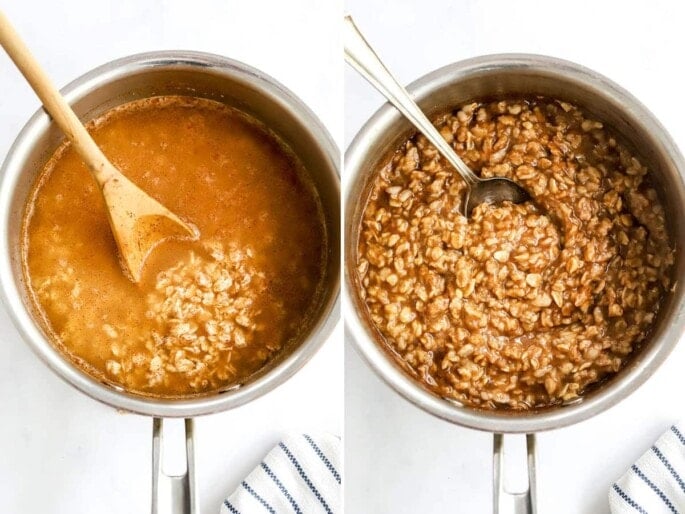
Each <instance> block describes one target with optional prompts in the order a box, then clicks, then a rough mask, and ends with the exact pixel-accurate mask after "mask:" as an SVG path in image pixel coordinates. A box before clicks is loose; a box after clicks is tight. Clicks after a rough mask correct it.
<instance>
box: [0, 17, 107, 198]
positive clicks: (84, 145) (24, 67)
mask: <svg viewBox="0 0 685 514" xmlns="http://www.w3.org/2000/svg"><path fill="white" fill-rule="evenodd" d="M0 45H2V47H3V48H4V49H5V51H6V52H7V55H9V56H10V58H11V59H12V60H13V61H14V64H16V66H17V68H19V71H21V73H22V74H23V75H24V77H25V78H26V80H27V81H28V83H29V84H30V85H31V87H32V88H33V90H34V91H35V93H36V95H38V98H40V100H41V102H43V106H44V107H45V110H46V111H47V112H48V114H50V116H52V118H53V119H54V120H55V123H57V125H59V127H60V128H61V129H62V130H63V131H64V133H65V134H66V136H67V138H69V140H70V141H71V142H72V144H73V145H74V148H75V149H76V151H77V152H78V153H79V155H80V156H81V158H82V159H83V160H84V161H85V163H86V164H87V165H88V167H89V168H90V170H91V172H92V173H93V175H94V176H95V179H96V180H97V181H98V183H99V184H100V187H102V185H103V184H104V183H105V182H106V181H107V180H108V179H109V178H111V173H112V168H113V166H112V165H111V164H110V162H109V161H108V160H107V157H105V155H104V154H103V153H102V150H100V148H99V147H98V145H97V144H96V143H95V141H93V138H92V137H91V136H90V134H89V133H88V131H87V130H86V129H85V127H84V126H83V124H82V123H81V121H80V120H79V119H78V117H77V116H76V114H75V113H74V111H73V110H72V109H71V107H69V104H68V103H67V102H66V100H65V99H64V97H62V95H61V94H60V92H59V91H58V90H57V88H55V86H54V85H53V84H52V81H51V80H50V78H49V77H48V76H47V75H46V74H45V72H44V71H43V69H42V68H41V67H40V65H39V64H38V62H37V61H36V60H35V58H34V57H33V55H31V52H30V51H29V49H28V48H27V47H26V45H25V44H24V42H23V41H22V40H21V38H20V37H19V34H17V32H16V31H15V30H14V27H12V25H11V24H10V22H9V20H8V19H7V17H6V16H5V15H4V13H3V12H2V11H0Z"/></svg>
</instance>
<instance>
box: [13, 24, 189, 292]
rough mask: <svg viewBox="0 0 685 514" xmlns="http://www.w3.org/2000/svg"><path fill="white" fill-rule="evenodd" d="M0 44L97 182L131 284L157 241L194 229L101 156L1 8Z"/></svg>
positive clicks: (178, 236) (139, 275)
mask: <svg viewBox="0 0 685 514" xmlns="http://www.w3.org/2000/svg"><path fill="white" fill-rule="evenodd" d="M0 45H2V47H3V48H4V49H5V51H6V52H7V54H8V55H9V56H10V58H11V59H12V60H13V61H14V64H16V65H17V68H19V71H21V73H22V74H23V75H24V77H25V78H26V80H27V81H28V83H29V84H30V85H31V87H32V88H33V90H34V91H35V93H36V95H38V98H40V100H41V102H43V107H44V108H45V110H46V111H47V112H48V114H50V116H52V118H53V120H54V122H55V123H56V124H57V125H58V126H59V128H61V129H62V131H64V134H65V135H66V136H67V138H68V139H69V140H70V141H71V144H72V145H73V147H74V150H76V151H77V152H78V154H79V155H80V156H81V158H82V159H83V162H85V163H86V165H87V166H88V169H89V170H90V172H91V174H92V175H93V178H94V179H95V181H96V182H97V183H98V186H99V187H100V192H101V193H102V197H103V199H104V201H105V205H106V206H107V215H108V217H109V224H110V227H111V228H112V232H113V234H114V239H115V240H116V243H117V246H118V248H119V254H120V263H121V267H122V269H123V271H124V273H125V274H127V276H128V277H129V278H130V279H131V280H133V282H139V281H140V279H141V275H142V271H143V265H144V264H145V260H146V259H147V257H148V255H149V254H150V252H151V251H152V250H153V249H154V248H155V246H157V245H158V244H159V243H161V242H162V241H164V240H166V239H169V238H172V237H174V238H183V239H197V237H198V236H199V232H198V230H197V228H195V227H194V226H192V225H191V224H189V223H186V222H185V221H183V220H182V219H180V218H179V217H178V216H176V215H175V214H174V213H173V212H171V211H170V210H169V209H167V208H166V207H164V206H163V205H162V204H161V203H159V202H158V201H157V200H155V199H154V198H152V197H151V196H150V195H148V194H147V193H146V192H145V191H143V190H142V189H140V188H139V187H138V186H136V185H135V184H134V183H133V182H131V181H130V180H129V179H128V178H126V177H125V176H124V175H123V174H122V173H121V172H120V171H119V170H118V169H117V168H116V167H115V166H114V165H113V164H112V163H111V162H110V161H109V160H108V159H107V157H105V155H104V154H103V153H102V150H100V148H99V147H98V146H97V144H96V143H95V141H94V140H93V138H92V137H91V136H90V134H89V133H88V131H87V130H86V129H85V127H84V126H83V124H82V123H81V121H80V120H79V119H78V117H77V116H76V114H75V113H74V111H73V110H72V109H71V107H70V106H69V104H68V103H67V102H66V100H65V99H64V98H63V97H62V95H61V94H60V92H59V91H58V90H57V89H56V88H55V86H54V85H53V84H52V82H51V81H50V79H49V78H48V76H47V75H46V74H45V72H44V71H43V70H42V68H41V67H40V65H39V64H38V62H37V61H36V60H35V58H34V57H33V56H32V55H31V53H30V51H29V49H28V48H27V47H26V45H25V44H24V42H23V41H22V40H21V38H20V37H19V35H18V34H17V33H16V32H15V30H14V28H13V27H12V25H11V24H10V22H9V20H8V19H7V18H6V17H5V16H4V14H3V13H2V12H1V11H0Z"/></svg>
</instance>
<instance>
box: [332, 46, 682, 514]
mask: <svg viewBox="0 0 685 514" xmlns="http://www.w3.org/2000/svg"><path fill="white" fill-rule="evenodd" d="M407 89H408V90H409V92H410V93H412V94H413V96H414V98H415V100H416V101H417V103H418V104H419V106H420V107H421V108H422V109H423V110H424V112H426V113H427V114H428V115H429V116H430V115H436V114H440V113H443V112H445V111H447V110H449V109H451V108H454V107H455V106H458V105H461V104H464V103H467V102H469V101H472V100H474V99H479V98H488V97H501V96H506V95H531V94H539V95H546V96H550V97H554V98H559V99H562V100H566V101H568V102H570V103H573V104H576V105H579V106H581V107H583V108H584V109H585V110H587V111H588V112H589V113H591V114H592V115H593V116H596V117H597V118H598V119H600V120H603V121H605V122H606V123H607V124H608V125H609V126H611V127H613V129H614V130H615V131H617V132H618V134H619V136H620V137H621V138H622V139H623V140H625V142H626V143H627V144H629V145H631V146H632V147H634V148H635V149H636V151H637V152H638V154H639V155H640V156H641V157H642V159H643V161H644V163H645V164H646V165H647V166H649V168H650V169H651V170H652V171H653V173H654V177H655V179H656V182H657V186H658V189H659V190H660V193H661V195H662V199H663V201H664V203H665V206H666V211H667V219H668V220H669V222H670V227H669V228H670V231H671V234H672V236H673V239H674V243H675V247H676V262H675V265H674V269H673V273H674V276H675V277H680V276H682V275H683V273H684V272H685V255H683V244H685V225H683V224H682V223H680V224H679V223H676V222H675V220H677V219H679V218H680V217H681V214H680V213H681V211H682V206H683V205H685V182H684V178H683V173H684V172H685V162H684V161H683V157H682V156H681V154H680V152H679V151H678V149H677V147H676V145H675V143H674V142H673V141H672V139H671V138H670V136H669V135H668V134H667V133H666V130H665V129H664V128H663V127H662V126H661V124H660V123H659V122H658V121H657V120H656V119H655V118H654V116H653V115H652V114H651V113H650V112H649V111H648V110H647V109H646V108H645V107H644V106H643V105H642V104H641V103H640V102H639V101H638V100H637V99H635V98H634V97H633V96H632V95H630V94H629V93H628V92H627V91H625V90H624V89H622V88H621V87H619V86H618V85H616V84H615V83H613V82H612V81H610V80H609V79H607V78H606V77H603V76H601V75H599V74H598V73H595V72H593V71H591V70H588V69H587V68H584V67H581V66H578V65H576V64H573V63H571V62H568V61H562V60H559V59H554V58H550V57H544V56H538V55H517V54H506V55H492V56H484V57H477V58H474V59H469V60H466V61H462V62H459V63H455V64H451V65H448V66H446V67H444V68H441V69H439V70H436V71H434V72H432V73H429V74H428V75H426V76H424V77H422V78H420V79H419V80H417V81H416V82H414V83H412V84H411V85H410V86H408V88H407ZM412 132H413V131H412V129H411V127H410V124H409V122H408V121H406V120H405V119H404V118H403V117H402V116H401V115H400V113H399V112H398V111H397V110H395V109H394V108H393V107H392V106H390V105H389V104H386V105H384V106H383V107H381V108H380V109H379V110H378V111H377V112H376V113H375V114H374V115H373V116H372V117H371V119H369V121H368V122H367V123H366V124H365V125H364V127H363V128H362V129H361V130H360V131H359V133H358V134H357V136H356V137H355V139H354V141H353V142H352V144H351V145H350V147H349V149H348V150H347V152H346V154H345V173H346V180H345V185H344V197H345V229H344V237H345V257H344V259H345V262H344V273H345V287H344V289H345V294H344V297H343V306H344V308H345V312H346V323H347V328H348V329H349V331H350V333H351V334H352V336H353V340H354V343H355V345H356V348H357V350H358V351H359V353H360V354H361V355H362V357H363V358H364V359H365V360H366V361H367V363H368V364H369V365H370V366H371V368H373V370H374V371H375V372H376V373H377V374H378V375H379V376H380V377H381V378H382V379H383V380H384V381H385V382H386V383H388V384H389V385H390V386H391V387H392V388H393V389H395V391H397V392H398V393H399V394H401V395H402V396H404V397H405V398H406V399H407V400H409V401H411V402H412V403H414V404H415V405H416V406H418V407H420V408H421V409H423V410H425V411H427V412H429V413H431V414H433V415H435V416H438V417H440V418H442V419H445V420H447V421H450V422H452V423H456V424H459V425H462V426H465V427H471V428H475V429H480V430H486V431H490V432H494V433H495V434H496V435H495V444H494V454H495V466H494V469H495V472H494V476H495V509H496V510H497V509H499V508H500V506H501V507H502V509H503V510H502V511H504V508H505V507H504V506H505V503H506V502H508V503H509V505H510V507H511V509H507V510H511V511H513V512H534V511H535V498H534V496H535V494H534V489H535V487H534V485H535V481H534V471H535V470H534V443H535V439H534V436H533V435H532V434H533V433H535V432H538V431H542V430H549V429H553V428H559V427H563V426H566V425H570V424H572V423H577V422H579V421H581V420H584V419H586V418H589V417H591V416H594V415H596V414H599V413H600V412H602V411H604V410H606V409H608V408H609V407H611V406H612V405H614V404H616V403H617V402H619V401H620V400H622V399H623V398H625V397H626V396H628V395H629V394H630V393H631V392H633V391H634V390H635V389H637V388H638V386H640V384H642V383H643V382H644V381H645V380H646V379H647V378H648V377H649V376H650V375H651V374H652V373H654V371H655V370H656V369H657V367H658V366H659V365H660V364H661V363H662V362H663V361H664V359H665V358H666V357H667V356H668V354H669V353H670V351H671V350H672V349H673V347H674V346H675V344H676V343H677V341H678V339H679V338H680V335H681V334H682V333H683V328H684V327H685V317H684V316H683V314H684V312H683V309H684V306H685V298H684V295H685V285H684V284H683V283H682V281H675V286H674V288H673V290H672V291H670V292H669V294H668V296H667V298H666V299H665V301H664V304H663V306H662V308H661V310H660V312H659V315H658V317H657V319H656V321H655V328H654V331H653V333H652V336H651V338H650V341H649V342H648V343H647V344H645V345H643V347H642V348H641V349H640V350H639V351H637V352H636V354H635V355H634V356H633V358H632V360H631V361H630V362H629V364H628V365H627V366H626V367H625V368H624V369H623V370H622V371H620V372H619V373H618V374H616V376H614V377H613V378H611V379H610V380H608V381H607V382H606V383H603V384H602V385H601V386H599V387H597V388H596V389H594V390H593V391H591V392H589V393H588V394H587V395H585V396H584V397H583V398H581V399H579V400H578V401H575V402H573V403H572V404H569V405H564V406H561V407H557V408H551V409H540V410H533V411H530V412H525V413H513V412H496V411H483V410H476V409H472V408H468V407H465V406H462V405H460V404H458V403H457V402H453V401H449V400H447V399H443V398H440V397H438V396H437V395H435V394H433V393H432V392H429V391H428V390H427V389H424V388H423V387H422V386H420V385H419V384H418V382H416V381H415V380H413V379H412V378H411V377H409V376H408V375H407V374H406V373H405V372H404V371H403V370H402V369H401V368H400V367H399V366H398V365H397V363H396V362H395V361H394V360H393V359H392V358H391V357H390V356H389V354H388V353H387V352H386V351H385V350H383V349H382V348H381V346H380V345H379V344H378V342H377V341H376V339H375V337H374V330H373V328H372V326H371V323H370V321H369V320H368V318H367V316H365V315H364V312H365V307H364V305H363V303H362V301H361V300H360V297H359V295H358V294H357V283H356V274H355V273H356V271H355V261H356V257H357V242H358V237H359V227H360V219H361V215H362V211H363V209H364V206H365V204H366V200H367V197H368V194H369V188H370V183H371V179H372V177H373V175H374V172H375V170H376V169H378V166H379V165H380V164H381V163H382V162H384V160H385V159H387V158H388V155H389V154H390V153H391V152H393V151H395V150H396V149H397V148H398V147H399V145H400V144H401V143H402V141H404V140H405V139H406V138H408V137H409V135H410V134H411V133H412ZM503 433H525V434H529V435H528V437H527V438H526V441H527V446H528V456H529V458H528V462H529V466H528V468H529V469H528V475H529V487H528V490H527V491H526V492H525V493H524V494H521V495H508V494H507V493H506V492H505V491H504V490H503V487H502V468H501V466H502V451H501V449H502V436H501V434H503ZM517 507H518V509H519V510H516V508H517Z"/></svg>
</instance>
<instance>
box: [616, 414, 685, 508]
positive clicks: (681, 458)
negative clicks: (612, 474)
mask: <svg viewBox="0 0 685 514" xmlns="http://www.w3.org/2000/svg"><path fill="white" fill-rule="evenodd" d="M609 506H610V507H611V513H612V514H636V513H640V514H661V513H664V514H679V513H683V514H685V422H683V423H679V424H677V425H673V426H672V427H671V428H670V429H669V430H668V431H667V432H666V433H665V434H664V435H662V436H661V437H660V438H659V440H658V441H657V442H656V443H654V446H652V447H651V448H650V449H649V451H647V452H646V453H645V454H644V455H643V456H642V457H640V458H639V459H638V461H637V462H636V463H635V464H633V465H632V466H631V467H630V469H629V470H628V471H627V472H626V473H625V474H624V475H623V476H622V477H621V478H619V479H618V480H617V481H616V483H615V484H613V486H612V487H611V490H610V491H609Z"/></svg>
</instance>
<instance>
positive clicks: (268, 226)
mask: <svg viewBox="0 0 685 514" xmlns="http://www.w3.org/2000/svg"><path fill="white" fill-rule="evenodd" d="M89 130H90V131H91V133H92V134H93V135H94V137H95V140H96V141H97V142H98V144H99V145H100V146H101V147H102V148H103V150H104V152H105V154H107V155H108V157H110V159H111V160H112V162H113V163H114V164H115V165H116V166H117V167H119V168H120V169H121V170H122V171H123V172H124V173H125V174H126V175H127V176H128V177H130V178H131V179H132V180H133V181H134V182H136V183H137V184H138V185H140V186H141V187H142V188H143V189H144V190H146V191H148V192H149V193H150V194H152V195H153V196H154V197H156V198H158V199H159V200H160V201H161V202H162V203H163V204H164V205H166V206H167V207H169V208H170V209H171V210H172V211H173V212H176V213H178V214H180V215H181V216H183V217H184V218H185V219H187V220H189V221H191V222H192V223H194V224H195V225H197V226H198V228H199V229H200V232H201V239H200V240H199V241H197V242H189V241H168V242H165V243H163V244H162V245H161V246H160V247H159V248H157V249H156V250H155V251H154V252H153V254H152V256H151V257H150V259H149V260H148V262H147V264H146V267H145V269H144V274H143V280H142V281H141V283H140V284H137V285H136V284H133V283H132V282H130V281H129V280H128V279H127V278H126V277H125V276H124V274H123V273H122V271H121V268H120V266H119V261H118V258H117V251H116V245H115V242H114V238H113V236H112V233H111V230H110V228H109V225H108V221H107V216H106V211H105V208H104V205H103V201H102V199H101V196H100V193H99V191H98V189H97V186H96V184H95V182H94V181H93V180H92V179H91V178H90V177H89V174H88V171H87V169H86V168H85V165H84V164H83V163H82V162H81V160H80V159H79V157H78V156H77V154H76V153H75V152H74V151H73V149H72V148H71V146H70V145H69V144H65V145H63V146H62V147H60V148H59V149H58V150H57V151H56V153H55V154H54V156H53V157H52V158H51V159H50V161H49V162H48V164H47V165H46V167H45V169H44V170H43V173H42V174H41V175H40V177H39V179H38V181H37V183H36V186H35V188H34V191H33V194H32V200H31V201H30V202H29V205H27V208H26V216H25V222H24V248H23V256H24V264H25V276H26V278H27V284H28V286H29V289H30V292H31V293H32V298H33V300H34V303H35V307H36V310H37V311H38V312H39V313H40V314H41V315H42V317H43V319H44V325H45V329H46V331H47V332H48V333H49V334H50V335H51V339H52V340H53V342H54V343H55V344H56V345H57V346H58V347H59V348H60V349H61V350H63V351H65V352H66V353H67V354H68V355H69V356H70V357H71V358H72V359H73V360H74V362H76V363H78V364H79V365H80V366H82V367H83V368H84V369H85V370H86V371H88V372H89V373H91V374H92V375H94V376H96V377H98V378H101V379H104V380H107V381H109V382H111V383H113V384H116V385H118V386H121V387H124V388H125V389H127V390H128V391H132V392H136V393H140V394H149V395H156V396H184V395H191V394H197V393H203V392H209V391H214V390H217V389H221V388H225V387H230V386H232V385H234V384H237V383H240V382H241V381H243V380H245V379H246V378H247V377H249V376H250V375H251V374H252V373H254V372H256V371H258V370H259V369H260V368H261V367H263V366H264V365H265V364H266V363H267V362H268V361H269V360H270V359H272V358H273V357H274V356H275V355H277V354H278V352H279V351H280V350H281V349H282V348H283V347H284V346H285V345H286V344H288V343H289V342H290V341H292V340H294V339H296V338H297V337H298V335H299V334H300V333H301V331H302V330H305V329H306V328H307V324H308V322H309V321H308V320H309V318H308V316H309V313H310V312H312V310H313V309H314V308H315V307H316V305H317V302H318V298H319V290H320V286H321V281H322V275H323V263H324V258H325V252H326V246H327V244H326V233H325V229H324V224H323V217H322V210H321V206H320V202H319V199H318V196H317V195H316V193H315V190H314V188H313V186H312V185H311V184H310V182H309V179H308V178H307V174H306V171H305V170H304V169H303V167H302V165H301V163H300V162H299V160H298V159H297V158H296V157H295V156H294V155H293V154H292V153H291V152H290V151H289V149H288V148H287V147H286V146H285V145H284V144H283V143H282V142H281V141H280V140H279V139H278V138H277V137H276V136H275V135H274V134H272V133H271V132H269V131H268V129H267V128H265V127H263V126H262V125H261V124H259V123H258V122H257V121H255V120H253V119H251V118H249V117H247V116H246V115H244V114H242V113H240V112H238V111H235V110H233V109H231V108H229V107H226V106H224V105H223V104H219V103H216V102H212V101H209V100H201V99H197V98H189V97H159V98H155V99H148V100H141V101H137V102H134V103H131V104H126V105H124V106H122V107H119V108H116V109H114V110H113V111H110V112H108V113H106V114H105V115H104V116H103V117H101V118H100V119H98V120H96V121H95V123H92V124H91V125H90V126H89Z"/></svg>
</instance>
